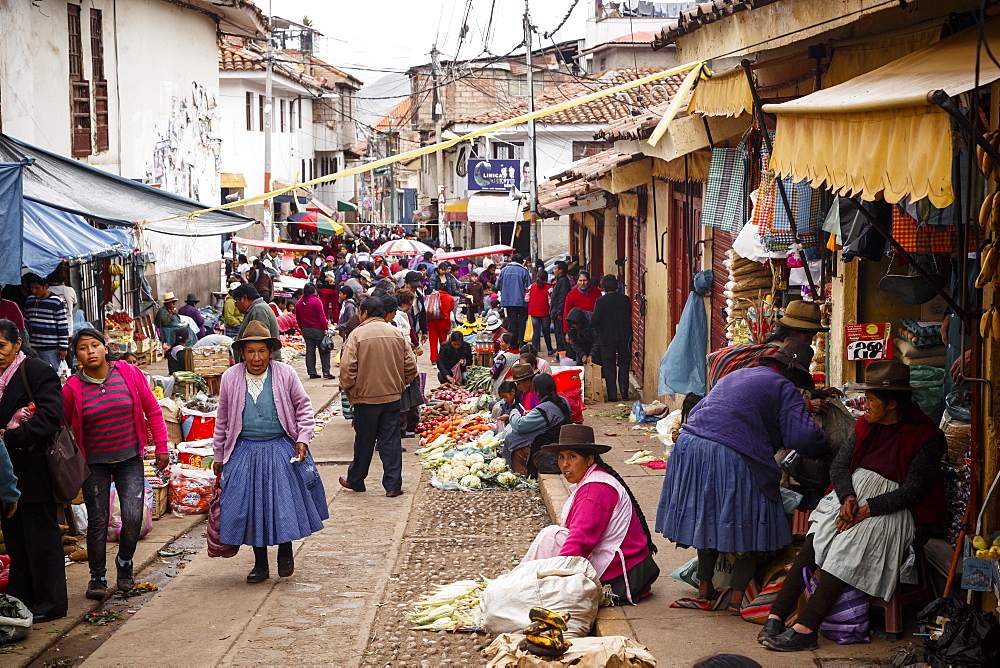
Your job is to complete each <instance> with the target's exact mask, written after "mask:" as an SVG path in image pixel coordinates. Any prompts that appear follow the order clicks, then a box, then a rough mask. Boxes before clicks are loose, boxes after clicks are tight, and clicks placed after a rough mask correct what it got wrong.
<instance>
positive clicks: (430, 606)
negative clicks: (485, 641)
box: [406, 580, 489, 631]
mask: <svg viewBox="0 0 1000 668" xmlns="http://www.w3.org/2000/svg"><path fill="white" fill-rule="evenodd" d="M487 584H489V583H488V582H487V581H479V580H459V581H458V582H453V583H451V584H447V585H434V591H433V593H430V594H424V595H423V596H421V597H420V598H418V599H417V600H416V601H414V603H413V610H412V611H410V612H408V613H406V614H407V616H408V617H409V618H410V620H411V621H412V622H413V623H414V624H416V626H414V627H413V629H414V630H415V631H458V630H460V629H462V627H466V626H475V624H476V617H477V613H478V610H477V609H478V607H479V595H480V594H482V593H483V589H485V588H486V585H487Z"/></svg>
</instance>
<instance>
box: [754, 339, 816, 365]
mask: <svg viewBox="0 0 1000 668" xmlns="http://www.w3.org/2000/svg"><path fill="white" fill-rule="evenodd" d="M813 352H814V351H813V347H812V346H811V345H809V344H808V343H806V342H805V341H803V340H802V339H796V338H793V337H789V338H787V339H785V340H784V341H782V342H781V345H780V346H778V352H776V353H775V354H774V355H772V356H771V358H772V359H774V360H777V361H779V362H783V363H784V364H786V365H788V366H791V367H796V368H798V369H801V370H803V371H805V372H806V373H809V363H810V362H812V358H813ZM762 361H764V362H766V361H767V360H766V358H765V359H764V360H762Z"/></svg>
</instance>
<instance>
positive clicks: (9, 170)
mask: <svg viewBox="0 0 1000 668" xmlns="http://www.w3.org/2000/svg"><path fill="white" fill-rule="evenodd" d="M22 167H23V165H22V164H21V163H19V162H0V283H20V282H21V238H22V233H21V202H22V199H21V168H22Z"/></svg>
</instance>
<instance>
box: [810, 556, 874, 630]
mask: <svg viewBox="0 0 1000 668" xmlns="http://www.w3.org/2000/svg"><path fill="white" fill-rule="evenodd" d="M802 577H803V578H805V581H806V593H808V594H809V595H810V596H812V595H813V592H815V591H816V576H814V575H813V573H812V571H810V570H809V569H808V568H803V569H802ZM819 632H820V633H822V634H823V635H824V636H826V637H827V638H829V639H830V640H832V641H834V642H835V643H837V644H838V645H853V644H856V643H870V642H871V634H870V632H869V627H868V594H866V593H864V592H863V591H861V590H859V589H855V588H854V587H852V586H850V585H845V586H844V591H843V592H841V594H840V596H838V597H837V600H836V602H835V603H834V604H833V607H832V608H830V611H829V612H828V613H826V619H824V620H823V623H822V624H820V625H819Z"/></svg>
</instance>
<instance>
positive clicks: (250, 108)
mask: <svg viewBox="0 0 1000 668" xmlns="http://www.w3.org/2000/svg"><path fill="white" fill-rule="evenodd" d="M252 131H253V93H251V92H250V91H247V132H252Z"/></svg>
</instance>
